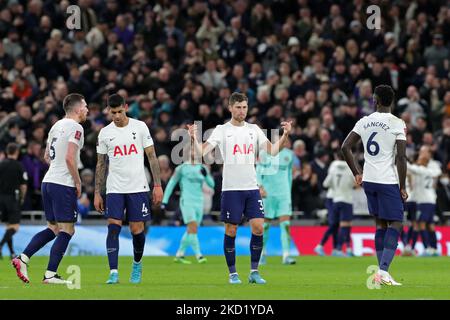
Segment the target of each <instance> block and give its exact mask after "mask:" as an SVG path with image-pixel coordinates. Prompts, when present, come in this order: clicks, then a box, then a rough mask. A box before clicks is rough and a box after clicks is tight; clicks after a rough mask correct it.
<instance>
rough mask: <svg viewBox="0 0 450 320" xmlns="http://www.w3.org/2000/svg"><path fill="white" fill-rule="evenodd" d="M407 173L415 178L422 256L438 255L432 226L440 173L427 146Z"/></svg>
mask: <svg viewBox="0 0 450 320" xmlns="http://www.w3.org/2000/svg"><path fill="white" fill-rule="evenodd" d="M408 171H411V172H412V173H414V174H415V175H416V177H417V180H418V181H417V184H416V188H417V192H416V197H417V213H418V216H417V221H418V223H419V230H420V236H421V238H422V242H423V245H424V247H425V249H426V250H425V252H424V253H423V254H422V255H423V256H433V255H438V252H437V239H436V231H435V224H434V220H433V217H434V214H435V212H436V198H437V195H436V180H437V178H438V177H439V176H440V175H441V173H442V171H441V168H440V166H439V164H438V163H437V162H436V161H434V160H433V159H432V156H431V150H430V148H429V147H428V146H422V147H421V148H420V151H419V158H418V159H417V164H411V165H410V164H408Z"/></svg>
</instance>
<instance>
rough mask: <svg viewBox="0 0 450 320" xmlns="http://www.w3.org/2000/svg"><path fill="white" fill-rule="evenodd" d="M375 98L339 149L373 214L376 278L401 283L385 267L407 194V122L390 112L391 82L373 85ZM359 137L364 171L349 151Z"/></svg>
mask: <svg viewBox="0 0 450 320" xmlns="http://www.w3.org/2000/svg"><path fill="white" fill-rule="evenodd" d="M374 100H375V101H376V107H377V111H376V112H374V113H372V114H371V115H369V116H366V117H364V118H362V119H360V120H359V121H358V122H357V123H356V125H355V127H354V128H353V131H352V132H350V133H349V135H348V136H347V138H346V139H345V141H344V143H343V145H342V152H343V154H344V158H345V161H346V162H347V164H348V165H349V167H350V169H351V170H352V173H353V175H354V177H355V180H356V183H357V184H362V185H363V188H364V191H365V193H366V196H367V202H368V207H369V213H370V214H371V215H373V216H374V217H375V222H376V226H377V230H376V232H375V249H376V252H377V258H378V264H379V270H378V272H377V274H376V276H375V282H376V283H378V284H385V285H401V284H400V283H398V282H396V281H395V280H394V279H393V278H392V276H391V275H390V274H389V273H388V269H389V266H390V264H391V262H392V260H393V259H394V255H395V251H396V249H397V245H398V239H399V236H400V232H401V230H402V228H403V201H405V200H406V199H407V198H408V193H407V192H406V189H405V188H406V187H405V180H406V169H407V165H406V125H405V123H404V122H403V120H401V119H399V118H397V117H396V116H394V115H392V114H391V106H392V103H393V102H394V90H392V88H391V87H390V86H386V85H380V86H378V87H376V88H375V93H374ZM360 139H361V140H362V143H363V145H364V161H365V162H364V171H362V170H361V168H359V166H358V165H357V163H356V161H355V159H354V157H353V154H352V151H351V150H352V147H353V146H355V145H356V143H357V142H358V141H359V140H360ZM395 168H397V170H395ZM396 171H397V172H396ZM397 173H398V177H397Z"/></svg>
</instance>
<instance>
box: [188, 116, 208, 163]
mask: <svg viewBox="0 0 450 320" xmlns="http://www.w3.org/2000/svg"><path fill="white" fill-rule="evenodd" d="M187 127H188V130H189V136H190V137H191V143H192V144H193V146H194V152H195V155H196V157H195V159H197V155H201V157H204V156H205V155H207V154H208V153H210V152H211V151H212V150H213V149H214V147H213V146H212V145H211V144H210V143H209V142H205V143H203V144H202V145H200V143H199V142H198V138H197V125H196V124H191V125H189V124H188V125H187ZM200 162H201V161H200Z"/></svg>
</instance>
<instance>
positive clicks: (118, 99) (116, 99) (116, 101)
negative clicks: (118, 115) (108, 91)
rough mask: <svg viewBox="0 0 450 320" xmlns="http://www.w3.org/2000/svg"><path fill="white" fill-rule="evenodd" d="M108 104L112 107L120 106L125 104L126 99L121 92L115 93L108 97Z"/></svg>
mask: <svg viewBox="0 0 450 320" xmlns="http://www.w3.org/2000/svg"><path fill="white" fill-rule="evenodd" d="M107 104H108V107H110V108H118V107H120V106H122V105H125V99H124V98H123V97H122V96H121V95H120V94H117V93H115V94H112V95H110V96H109V97H108V102H107Z"/></svg>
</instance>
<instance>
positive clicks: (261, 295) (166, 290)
mask: <svg viewBox="0 0 450 320" xmlns="http://www.w3.org/2000/svg"><path fill="white" fill-rule="evenodd" d="M188 258H189V259H190V260H191V261H193V264H191V265H181V264H176V263H174V262H173V260H172V259H173V258H172V257H144V259H143V279H142V283H141V284H139V285H133V284H130V283H129V277H130V271H131V261H132V257H120V258H119V279H120V283H119V284H117V285H107V284H105V281H106V279H107V277H108V262H107V258H106V257H89V256H83V257H64V259H63V262H62V264H61V265H60V267H59V274H60V275H61V276H62V277H63V278H65V279H68V278H70V277H75V276H76V274H75V273H72V274H68V273H66V271H67V269H68V267H69V266H70V265H76V266H79V268H80V269H79V270H80V274H81V276H80V277H79V279H80V282H79V283H80V289H69V288H67V287H66V286H57V285H45V284H42V282H41V281H42V276H43V273H44V271H45V268H46V266H47V261H48V259H47V258H46V257H34V258H33V259H32V260H31V263H30V267H29V276H30V279H31V283H30V284H24V283H22V282H21V281H20V280H19V279H18V278H17V277H16V273H15V270H14V269H13V268H12V266H11V264H10V261H9V259H7V258H6V257H5V258H4V259H3V260H0V299H32V300H36V299H169V300H170V299H189V300H192V299H201V300H207V299H230V300H235V299H252V300H254V299H256V300H257V299H270V300H277V299H352V300H353V299H450V257H430V258H416V257H396V258H395V260H394V262H393V264H392V266H391V270H390V272H391V274H392V275H393V277H394V279H395V280H396V281H398V282H401V283H403V286H401V287H385V286H383V287H381V289H372V290H370V289H368V288H367V282H368V281H367V280H368V278H369V277H370V276H371V275H370V274H368V273H367V268H368V267H369V266H370V265H374V264H375V263H376V259H375V258H374V257H362V258H361V257H358V258H334V257H316V256H302V257H297V264H296V265H282V264H281V258H280V257H269V258H268V264H267V265H264V266H261V267H260V271H261V275H262V276H263V278H264V279H266V280H267V284H266V285H255V284H248V280H247V276H248V273H249V266H250V257H248V256H238V257H237V270H238V272H239V275H240V278H241V280H242V281H243V283H242V284H240V285H230V284H228V282H227V281H228V273H227V268H226V264H225V258H224V257H221V256H212V257H207V258H208V263H206V264H197V263H196V262H195V261H194V259H193V257H188ZM76 269H77V268H76V267H75V268H73V267H72V272H73V270H76ZM369 283H370V281H369Z"/></svg>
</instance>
